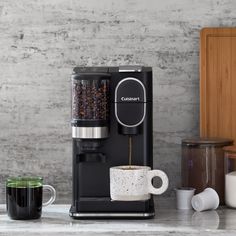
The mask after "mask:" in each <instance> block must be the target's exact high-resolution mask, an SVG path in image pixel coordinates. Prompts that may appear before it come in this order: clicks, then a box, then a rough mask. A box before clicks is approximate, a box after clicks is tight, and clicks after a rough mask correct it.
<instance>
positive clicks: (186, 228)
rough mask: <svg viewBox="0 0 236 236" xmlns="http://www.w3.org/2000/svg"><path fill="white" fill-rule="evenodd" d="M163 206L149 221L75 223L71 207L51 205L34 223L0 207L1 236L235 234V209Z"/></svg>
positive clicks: (158, 205)
mask: <svg viewBox="0 0 236 236" xmlns="http://www.w3.org/2000/svg"><path fill="white" fill-rule="evenodd" d="M161 205H162V201H160V202H159V203H158V204H157V208H159V209H157V210H156V216H155V218H153V219H149V220H74V219H71V218H70V217H69V215H68V211H69V205H52V206H49V207H46V208H44V209H43V215H42V218H41V219H40V220H32V221H13V220H10V219H9V218H8V216H7V215H6V211H5V205H0V235H14V236H16V235H20V236H28V235H36V236H37V235H42V236H46V235H52V236H54V235H57V236H60V235H80V236H85V235H95V234H96V235H104V236H108V235H109V236H113V235H114V236H115V235H129V236H132V235H149V236H151V235H179V236H180V235H181V236H182V235H216V234H217V235H236V210H233V209H227V208H224V207H221V208H220V209H219V210H217V211H206V212H195V211H193V210H187V211H180V210H176V209H174V206H173V204H169V206H168V204H167V205H166V204H163V205H165V206H166V207H161Z"/></svg>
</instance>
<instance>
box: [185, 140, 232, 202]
mask: <svg viewBox="0 0 236 236" xmlns="http://www.w3.org/2000/svg"><path fill="white" fill-rule="evenodd" d="M232 144H233V140H232V139H222V138H190V139H184V140H182V186H183V187H192V188H195V189H196V193H199V192H201V191H203V190H204V189H205V188H207V187H211V188H214V189H215V190H216V192H217V193H218V194H219V197H220V203H221V204H223V203H224V151H223V147H225V146H229V145H232Z"/></svg>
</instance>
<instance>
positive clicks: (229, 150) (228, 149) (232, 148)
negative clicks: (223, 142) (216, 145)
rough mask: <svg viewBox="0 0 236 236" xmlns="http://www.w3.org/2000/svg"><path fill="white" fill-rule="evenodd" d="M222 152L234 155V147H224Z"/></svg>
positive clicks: (235, 149)
mask: <svg viewBox="0 0 236 236" xmlns="http://www.w3.org/2000/svg"><path fill="white" fill-rule="evenodd" d="M223 150H224V151H225V152H230V153H235V154H236V146H227V147H224V148H223Z"/></svg>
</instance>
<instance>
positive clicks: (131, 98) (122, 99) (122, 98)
mask: <svg viewBox="0 0 236 236" xmlns="http://www.w3.org/2000/svg"><path fill="white" fill-rule="evenodd" d="M139 100H140V98H139V97H136V98H134V97H121V101H126V102H138V101H139Z"/></svg>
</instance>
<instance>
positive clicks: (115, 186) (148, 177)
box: [110, 165, 169, 201]
mask: <svg viewBox="0 0 236 236" xmlns="http://www.w3.org/2000/svg"><path fill="white" fill-rule="evenodd" d="M154 177H159V178H160V179H161V180H162V185H161V187H159V188H155V187H154V186H153V184H152V179H153V178H154ZM168 184H169V180H168V177H167V175H166V174H165V173H164V172H163V171H161V170H151V168H150V167H149V166H134V165H131V166H129V165H127V166H115V167H111V168H110V195H111V199H112V200H117V201H141V200H148V199H150V197H151V194H155V195H160V194H162V193H164V192H165V191H166V190H167V188H168Z"/></svg>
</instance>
